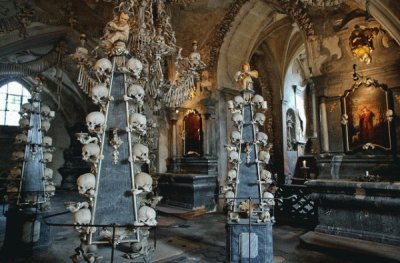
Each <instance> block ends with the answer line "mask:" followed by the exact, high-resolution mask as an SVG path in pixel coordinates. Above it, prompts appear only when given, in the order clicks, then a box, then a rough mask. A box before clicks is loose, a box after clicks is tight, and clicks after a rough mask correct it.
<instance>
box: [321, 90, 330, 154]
mask: <svg viewBox="0 0 400 263" xmlns="http://www.w3.org/2000/svg"><path fill="white" fill-rule="evenodd" d="M319 110H320V123H321V150H322V152H329V138H328V119H327V115H326V98H325V97H321V98H320V102H319Z"/></svg>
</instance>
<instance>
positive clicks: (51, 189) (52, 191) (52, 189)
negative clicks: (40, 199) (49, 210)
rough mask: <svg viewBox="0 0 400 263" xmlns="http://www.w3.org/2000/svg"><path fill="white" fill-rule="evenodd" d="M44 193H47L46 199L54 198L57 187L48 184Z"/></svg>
mask: <svg viewBox="0 0 400 263" xmlns="http://www.w3.org/2000/svg"><path fill="white" fill-rule="evenodd" d="M44 191H45V192H46V197H50V196H53V195H54V194H55V192H56V187H55V186H54V184H52V183H48V184H46V185H45V186H44Z"/></svg>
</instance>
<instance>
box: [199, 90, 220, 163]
mask: <svg viewBox="0 0 400 263" xmlns="http://www.w3.org/2000/svg"><path fill="white" fill-rule="evenodd" d="M216 102H217V101H216V100H213V99H211V98H206V99H204V100H202V103H203V105H204V107H205V109H206V111H205V114H204V116H205V119H206V121H205V124H206V128H205V134H204V145H203V149H204V151H203V152H204V156H213V155H214V154H215V153H214V152H213V150H212V149H213V147H211V143H212V142H213V141H214V140H213V138H215V135H214V121H213V120H214V119H215V104H216Z"/></svg>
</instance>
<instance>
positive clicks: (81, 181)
mask: <svg viewBox="0 0 400 263" xmlns="http://www.w3.org/2000/svg"><path fill="white" fill-rule="evenodd" d="M76 184H77V186H78V192H79V193H80V194H81V195H85V194H89V195H94V188H95V186H96V177H95V176H94V174H91V173H85V174H82V175H81V176H79V177H78V179H77V180H76Z"/></svg>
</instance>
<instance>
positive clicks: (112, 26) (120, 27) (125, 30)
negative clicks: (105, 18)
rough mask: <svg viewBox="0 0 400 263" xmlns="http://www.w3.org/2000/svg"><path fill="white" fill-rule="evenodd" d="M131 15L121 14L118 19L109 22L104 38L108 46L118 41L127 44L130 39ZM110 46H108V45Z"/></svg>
mask: <svg viewBox="0 0 400 263" xmlns="http://www.w3.org/2000/svg"><path fill="white" fill-rule="evenodd" d="M128 20H129V15H128V14H126V13H124V12H121V13H120V14H119V16H118V19H117V18H116V19H114V20H112V21H110V22H108V24H107V26H106V28H105V35H104V37H103V39H104V40H103V41H104V42H108V43H105V44H106V46H109V45H112V44H114V43H116V42H118V41H121V42H123V43H126V42H127V41H128V39H129V29H130V26H129V23H128ZM107 44H108V45H107Z"/></svg>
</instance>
